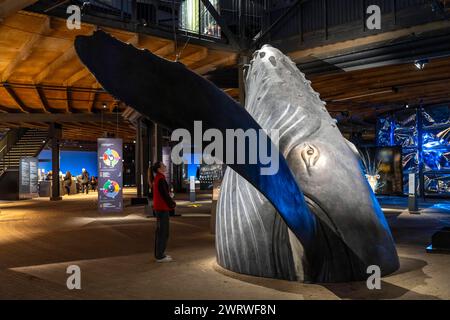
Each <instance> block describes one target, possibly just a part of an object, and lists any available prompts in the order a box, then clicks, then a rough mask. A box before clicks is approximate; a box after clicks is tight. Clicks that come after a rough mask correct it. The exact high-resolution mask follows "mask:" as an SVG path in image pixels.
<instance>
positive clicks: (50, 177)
mask: <svg viewBox="0 0 450 320" xmlns="http://www.w3.org/2000/svg"><path fill="white" fill-rule="evenodd" d="M45 180H47V181H51V180H52V170H50V171H49V172H47V176H46V177H45Z"/></svg>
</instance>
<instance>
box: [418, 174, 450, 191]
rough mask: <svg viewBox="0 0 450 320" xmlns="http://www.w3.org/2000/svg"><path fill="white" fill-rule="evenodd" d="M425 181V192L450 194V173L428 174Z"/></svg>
mask: <svg viewBox="0 0 450 320" xmlns="http://www.w3.org/2000/svg"><path fill="white" fill-rule="evenodd" d="M424 181H425V183H424V184H425V194H427V195H446V196H449V195H450V174H427V175H425V176H424Z"/></svg>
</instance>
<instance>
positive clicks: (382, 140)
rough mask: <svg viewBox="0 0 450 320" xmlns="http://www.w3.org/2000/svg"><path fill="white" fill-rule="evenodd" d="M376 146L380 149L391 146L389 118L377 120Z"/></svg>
mask: <svg viewBox="0 0 450 320" xmlns="http://www.w3.org/2000/svg"><path fill="white" fill-rule="evenodd" d="M377 128H378V130H377V145H378V146H380V147H382V146H383V147H385V146H390V145H391V120H390V118H378V123H377Z"/></svg>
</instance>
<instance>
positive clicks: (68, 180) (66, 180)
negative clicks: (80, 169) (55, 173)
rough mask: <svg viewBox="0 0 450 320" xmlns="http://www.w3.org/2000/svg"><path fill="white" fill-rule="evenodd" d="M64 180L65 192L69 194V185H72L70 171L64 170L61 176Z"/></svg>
mask: <svg viewBox="0 0 450 320" xmlns="http://www.w3.org/2000/svg"><path fill="white" fill-rule="evenodd" d="M63 180H64V188H65V189H66V192H67V194H68V195H69V194H70V187H71V186H72V174H71V173H70V171H67V172H66V175H65V176H64V178H63Z"/></svg>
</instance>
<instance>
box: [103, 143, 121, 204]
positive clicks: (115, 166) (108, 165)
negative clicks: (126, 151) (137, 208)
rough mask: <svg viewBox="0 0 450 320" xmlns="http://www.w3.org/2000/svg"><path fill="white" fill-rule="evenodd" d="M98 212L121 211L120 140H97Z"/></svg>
mask: <svg viewBox="0 0 450 320" xmlns="http://www.w3.org/2000/svg"><path fill="white" fill-rule="evenodd" d="M97 155H98V210H99V211H100V212H102V213H107V212H122V210H123V192H122V188H123V175H122V169H123V163H122V139H112V138H99V139H97Z"/></svg>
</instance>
